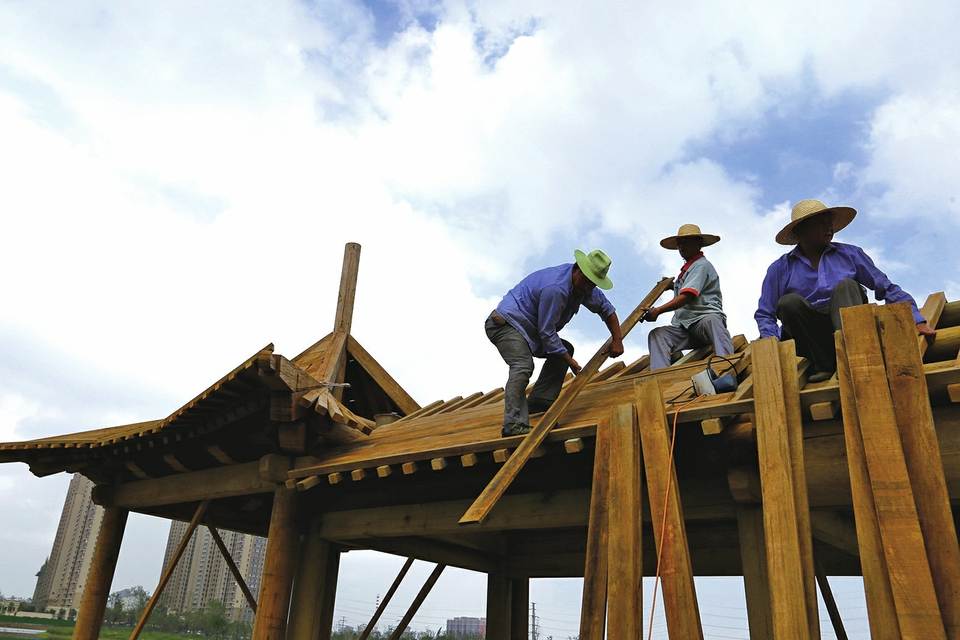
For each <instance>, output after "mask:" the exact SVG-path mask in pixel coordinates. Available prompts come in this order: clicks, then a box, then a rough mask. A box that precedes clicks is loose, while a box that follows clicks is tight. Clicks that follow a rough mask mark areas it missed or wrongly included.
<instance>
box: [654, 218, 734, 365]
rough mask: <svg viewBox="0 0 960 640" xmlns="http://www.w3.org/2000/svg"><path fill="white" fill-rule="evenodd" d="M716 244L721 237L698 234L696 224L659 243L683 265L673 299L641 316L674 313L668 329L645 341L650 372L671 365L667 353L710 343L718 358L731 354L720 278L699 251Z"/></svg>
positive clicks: (658, 330) (661, 330)
mask: <svg viewBox="0 0 960 640" xmlns="http://www.w3.org/2000/svg"><path fill="white" fill-rule="evenodd" d="M719 241H720V236H713V235H710V234H708V233H700V227H698V226H697V225H695V224H685V225H683V226H682V227H680V230H679V231H678V232H677V235H675V236H670V237H669V238H664V239H663V240H661V241H660V246H661V247H663V248H664V249H678V250H679V251H680V257H681V258H683V260H684V264H683V267H682V268H681V269H680V275H679V276H677V279H676V280H675V281H674V283H673V293H674V298H673V300H670V301H669V302H667V303H666V304H664V305H662V306H659V307H652V308H650V309H649V310H647V312H646V313H645V314H644V316H643V319H644V320H647V321H649V322H654V321H655V320H656V319H657V318H658V317H660V314H661V313H664V312H666V311H673V312H674V313H673V320H672V321H671V322H670V326H667V327H657V328H656V329H654V330H653V331H651V332H650V335H649V336H648V338H647V347H648V349H649V350H650V369H651V370H655V369H663V368H664V367H668V366H670V354H671V353H673V352H674V351H680V350H681V349H688V348H691V347H702V346H705V345H708V344H712V345H713V350H714V352H715V353H716V354H717V355H718V356H728V355H730V354H732V353H733V341H732V340H731V339H730V332H729V331H728V330H727V317H726V315H724V313H723V296H722V295H721V294H720V276H718V275H717V270H716V269H714V268H713V265H712V264H710V261H709V260H707V259H706V258H705V257H703V251H702V249H703V247H709V246H710V245H712V244H716V243H717V242H719Z"/></svg>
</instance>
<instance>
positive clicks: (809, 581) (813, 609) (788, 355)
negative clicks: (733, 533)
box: [779, 342, 820, 637]
mask: <svg viewBox="0 0 960 640" xmlns="http://www.w3.org/2000/svg"><path fill="white" fill-rule="evenodd" d="M779 348H780V374H781V377H782V379H783V400H784V408H785V410H786V419H787V420H786V428H787V438H788V440H789V444H790V463H791V472H792V473H793V498H794V510H795V512H796V516H797V538H798V540H799V543H800V561H801V563H802V569H803V586H804V590H805V592H806V596H807V598H806V604H807V620H808V622H809V626H810V633H811V634H812V635H813V636H814V637H819V635H820V611H819V607H818V604H817V582H816V570H815V568H814V562H813V536H812V535H811V532H810V500H809V498H808V497H807V472H806V469H805V467H804V463H803V418H802V417H801V415H800V387H799V385H800V380H799V379H798V373H799V375H801V376H802V375H803V372H804V371H806V368H803V369H802V370H799V369H800V368H801V367H803V364H802V363H798V362H797V359H796V352H795V350H794V349H795V347H794V345H793V344H791V343H790V342H781V343H780V344H779Z"/></svg>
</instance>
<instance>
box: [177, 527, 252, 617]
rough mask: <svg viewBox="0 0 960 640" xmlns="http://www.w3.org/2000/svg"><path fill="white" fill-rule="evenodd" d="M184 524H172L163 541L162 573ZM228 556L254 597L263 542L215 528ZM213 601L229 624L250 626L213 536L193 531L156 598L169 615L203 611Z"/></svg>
mask: <svg viewBox="0 0 960 640" xmlns="http://www.w3.org/2000/svg"><path fill="white" fill-rule="evenodd" d="M187 527H188V525H187V523H185V522H178V521H173V522H171V523H170V534H169V536H168V538H167V550H166V553H165V554H164V557H163V570H164V571H166V568H167V566H168V565H169V564H170V561H171V559H172V558H173V554H174V553H175V552H176V550H177V546H179V544H180V540H181V539H182V538H183V534H184V533H186V531H187ZM217 532H218V533H219V534H220V537H221V538H222V539H223V544H224V545H225V546H226V547H227V550H228V551H230V557H232V558H233V561H234V563H235V564H236V565H237V568H238V569H239V570H240V575H242V576H243V579H244V581H245V582H246V583H247V587H248V588H249V589H250V592H251V593H252V594H253V596H254V598H256V597H257V594H258V592H259V590H260V580H261V578H262V576H263V557H264V554H265V553H266V551H267V539H266V538H261V537H259V536H253V535H250V534H245V533H237V532H236V531H226V530H223V529H217ZM213 600H219V601H220V602H222V603H223V605H224V606H225V607H226V608H227V616H228V617H229V618H230V620H232V621H236V620H243V621H244V622H248V623H251V624H252V623H253V611H252V610H251V609H250V606H249V605H248V604H247V599H246V598H245V597H244V596H243V591H241V590H240V586H239V585H238V584H237V582H236V580H234V579H233V574H232V573H231V572H230V568H229V567H228V566H227V562H226V560H224V558H223V555H222V554H221V553H220V549H218V548H217V544H216V542H214V540H213V536H212V535H210V531H209V529H207V528H206V527H199V528H197V530H196V532H195V533H194V534H193V536H192V537H191V539H190V542H189V544H188V545H187V548H186V550H185V551H184V553H183V556H182V557H181V558H180V562H178V563H177V566H176V568H175V569H174V571H173V574H172V575H171V576H170V582H169V583H167V586H166V588H165V589H164V590H163V595H162V597H161V599H160V602H161V604H164V605H166V607H167V609H168V610H169V611H171V612H182V611H193V610H195V609H203V608H205V607H206V606H207V604H208V603H209V602H211V601H213Z"/></svg>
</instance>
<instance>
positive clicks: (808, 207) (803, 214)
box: [777, 200, 857, 245]
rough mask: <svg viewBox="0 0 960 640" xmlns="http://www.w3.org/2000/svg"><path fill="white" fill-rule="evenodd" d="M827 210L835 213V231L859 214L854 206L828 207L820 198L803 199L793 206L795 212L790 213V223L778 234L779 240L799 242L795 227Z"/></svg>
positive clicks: (786, 242) (787, 243) (788, 242)
mask: <svg viewBox="0 0 960 640" xmlns="http://www.w3.org/2000/svg"><path fill="white" fill-rule="evenodd" d="M827 211H830V212H832V213H833V232H834V233H836V232H837V231H840V229H843V228H844V227H845V226H847V225H848V224H850V223H851V222H852V221H853V218H854V217H855V216H856V215H857V210H856V209H854V208H852V207H828V206H827V205H825V204H823V203H822V202H820V201H819V200H801V201H800V202H798V203H797V205H796V206H795V207H794V208H793V213H792V214H790V224H788V225H787V226H785V227H784V228H783V229H781V230H780V233H778V234H777V242H778V243H780V244H786V245H791V244H799V242H800V238H798V237H797V235H796V234H795V233H794V232H793V229H794V228H795V227H796V226H797V225H798V224H800V223H801V222H803V221H804V220H806V219H807V218H809V217H811V216H815V215H818V214H821V213H826V212H827Z"/></svg>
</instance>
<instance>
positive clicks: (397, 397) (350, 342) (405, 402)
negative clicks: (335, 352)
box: [347, 336, 420, 415]
mask: <svg viewBox="0 0 960 640" xmlns="http://www.w3.org/2000/svg"><path fill="white" fill-rule="evenodd" d="M347 353H349V354H350V355H351V356H352V357H353V359H354V360H355V361H356V363H357V364H358V365H360V366H361V367H362V368H363V370H364V371H366V372H367V374H368V375H369V376H370V377H371V378H373V381H374V382H376V383H377V384H378V385H380V388H381V389H383V391H384V392H385V393H386V394H387V396H389V397H390V399H391V400H393V402H394V404H396V405H397V407H398V408H399V409H400V411H401V412H402V413H403V414H404V415H410V414H411V413H414V412H416V411H417V410H418V409H420V405H419V404H417V402H416V400H414V399H413V398H412V397H411V396H410V394H409V393H407V392H406V391H405V390H404V388H403V387H401V386H400V384H399V383H398V382H397V381H396V380H394V379H393V377H392V376H391V375H390V374H389V373H387V370H386V369H384V368H383V367H382V366H380V363H379V362H377V361H376V360H375V359H374V357H373V356H371V355H370V354H369V353H368V352H367V350H366V349H364V348H363V346H361V345H360V343H359V342H357V340H356V339H355V338H354V337H353V336H347Z"/></svg>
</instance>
